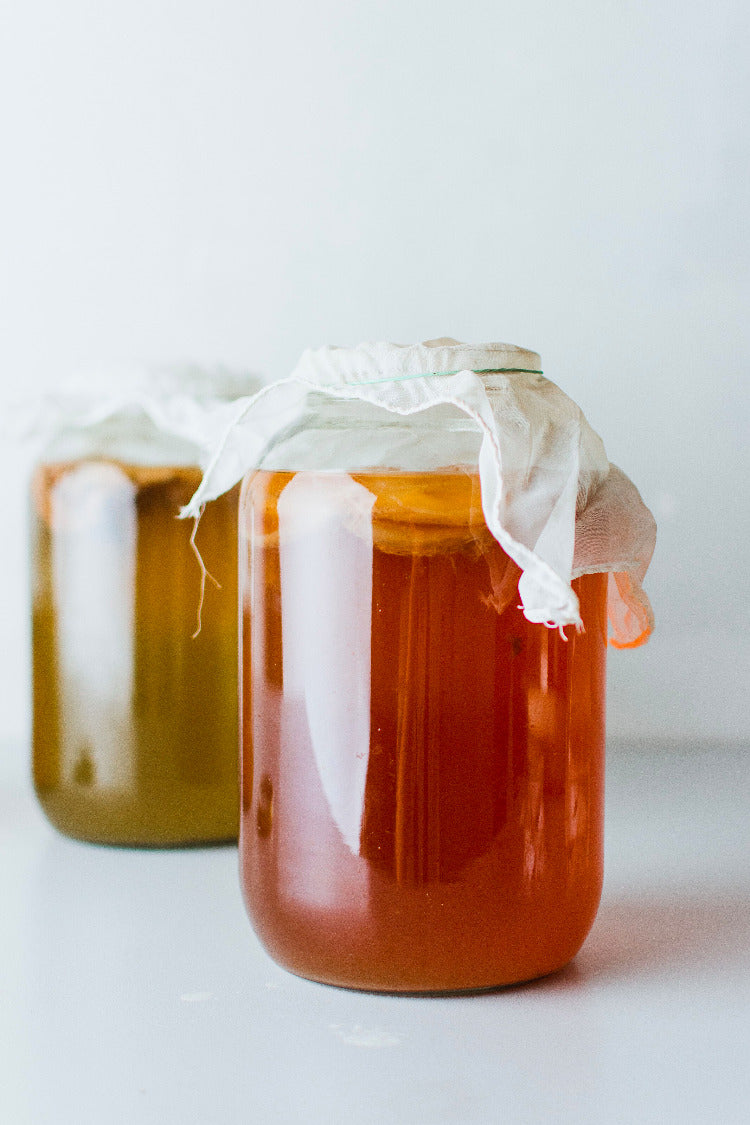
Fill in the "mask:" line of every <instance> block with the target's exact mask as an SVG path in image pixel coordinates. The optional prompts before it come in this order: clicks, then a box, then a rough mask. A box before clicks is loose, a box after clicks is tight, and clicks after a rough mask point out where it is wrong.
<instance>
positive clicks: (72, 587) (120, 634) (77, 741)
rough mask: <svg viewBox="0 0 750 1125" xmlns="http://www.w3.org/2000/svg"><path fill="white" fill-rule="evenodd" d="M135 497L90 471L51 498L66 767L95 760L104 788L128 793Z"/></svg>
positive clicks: (129, 488) (110, 470) (110, 472)
mask: <svg viewBox="0 0 750 1125" xmlns="http://www.w3.org/2000/svg"><path fill="white" fill-rule="evenodd" d="M134 496H135V487H134V485H133V484H132V482H131V481H130V480H129V479H128V477H127V476H126V475H125V474H124V473H123V472H122V471H121V470H120V469H118V468H117V467H116V466H115V465H110V464H102V463H96V462H92V463H89V464H87V463H84V464H82V465H80V466H79V467H77V468H76V469H75V470H74V471H73V472H70V473H66V474H65V475H63V476H62V477H61V479H60V480H59V481H58V482H57V484H56V486H55V489H54V492H53V495H52V519H53V525H54V535H53V561H52V566H53V582H54V597H55V600H56V603H57V628H58V635H57V647H58V652H57V659H58V661H59V669H60V694H61V700H60V702H61V723H60V730H61V739H62V761H63V769H64V770H65V772H66V773H68V774H70V773H72V772H73V771H74V770H75V768H76V763H77V762H78V761H79V760H80V757H81V755H82V754H88V755H92V756H93V758H94V761H93V763H92V764H93V766H94V768H95V771H96V780H97V785H101V786H118V785H122V784H127V783H128V781H129V780H130V778H129V776H125V775H126V774H129V773H130V770H131V768H132V763H133V762H134V760H135V759H134V757H133V755H132V754H131V753H128V752H126V751H127V748H128V746H129V744H130V743H131V741H132V737H133V733H132V728H131V721H130V719H131V708H132V693H133V658H134V653H133V639H134V631H133V616H134V609H135V606H134V597H135V594H134V590H135V551H136V535H137V529H136V512H135V501H134Z"/></svg>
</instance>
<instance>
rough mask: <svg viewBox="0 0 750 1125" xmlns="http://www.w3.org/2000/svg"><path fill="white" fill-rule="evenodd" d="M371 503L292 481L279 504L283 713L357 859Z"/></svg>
mask: <svg viewBox="0 0 750 1125" xmlns="http://www.w3.org/2000/svg"><path fill="white" fill-rule="evenodd" d="M374 502H375V497H374V496H373V495H372V494H371V493H370V492H368V490H367V489H366V488H365V487H364V486H363V485H361V484H358V483H357V482H356V481H354V480H352V478H351V477H349V476H347V475H344V474H333V473H331V474H317V473H299V474H297V476H295V477H294V478H293V479H292V480H291V481H290V483H289V484H288V485H287V486H286V488H285V489H284V491H283V492H282V494H281V497H280V499H279V503H278V516H279V549H280V565H281V603H282V606H283V612H282V618H283V626H282V630H283V632H282V645H283V653H284V699H285V708H288V707H291V708H292V709H293V710H294V711H295V712H296V713H297V715H298V716H304V719H303V721H304V725H305V726H306V728H307V730H306V732H304V733H305V734H306V735H307V738H308V739H309V740H310V742H311V744H312V752H313V756H314V760H315V764H316V767H317V770H318V774H319V777H320V782H321V785H322V788H323V792H324V794H325V798H326V801H327V804H328V807H329V809H330V813H331V815H332V817H333V820H334V821H335V824H336V825H337V827H338V829H339V831H340V833H341V836H342V838H343V840H344V842H345V843H346V845H347V847H348V848H349V849H350V851H351V852H352V853H353V854H354V855H358V854H359V846H360V833H361V826H362V814H363V808H364V795H365V781H366V778H367V764H368V757H369V747H370V648H371V631H372V551H373V542H372V507H373V504H374ZM300 734H302V732H301V731H299V730H298V731H297V732H296V737H297V738H299V736H300Z"/></svg>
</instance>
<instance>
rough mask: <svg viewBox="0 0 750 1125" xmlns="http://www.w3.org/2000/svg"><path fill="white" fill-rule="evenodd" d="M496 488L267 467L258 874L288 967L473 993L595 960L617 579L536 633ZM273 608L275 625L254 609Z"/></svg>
mask: <svg viewBox="0 0 750 1125" xmlns="http://www.w3.org/2000/svg"><path fill="white" fill-rule="evenodd" d="M519 574H520V572H519V570H518V568H517V567H516V565H515V564H514V563H513V562H512V561H511V560H510V559H509V558H508V557H507V555H506V554H505V553H504V552H503V550H502V548H501V547H500V546H499V544H498V543H497V542H496V541H495V539H494V538H493V537H492V536H491V534H490V533H489V531H488V529H487V527H486V524H485V522H484V518H483V515H482V510H481V503H480V490H479V481H478V478H477V476H476V475H473V474H470V473H466V472H463V471H460V470H456V471H446V472H440V473H434V472H433V473H398V472H362V473H360V472H358V473H352V474H336V473H311V472H303V473H297V474H292V473H268V472H258V473H255V474H254V475H252V476H251V477H249V478H248V479H247V481H246V483H245V485H244V489H243V496H242V500H241V503H240V580H241V597H242V605H243V610H244V612H243V629H242V652H243V658H242V673H241V688H242V695H243V711H242V714H243V720H242V728H243V729H242V764H241V771H242V777H241V785H242V813H241V825H240V862H241V871H242V880H243V889H244V894H245V898H246V903H247V907H248V910H249V913H250V916H251V919H252V921H253V924H254V926H255V929H256V931H257V933H258V935H259V937H260V938H261V940H262V941H263V943H264V944H265V946H266V948H267V949H268V951H269V953H270V954H271V956H273V957H274V958H275V959H276V960H277V961H279V962H280V963H281V964H282V965H284V966H285V967H287V968H288V969H290V970H291V971H292V972H295V973H298V974H300V975H302V976H305V977H310V978H312V979H315V980H319V981H325V982H328V983H331V984H338V985H344V986H348V987H353V988H361V989H372V990H380V991H410V992H421V991H425V992H431V991H458V990H473V989H481V988H490V987H495V986H499V985H504V984H509V983H514V982H518V981H522V980H528V979H531V978H533V977H536V976H541V975H543V974H545V973H549V972H552V971H553V970H555V969H558V968H561V967H562V966H563V965H564V964H566V962H568V961H569V960H570V959H571V957H573V956H574V955H575V953H576V952H577V951H578V949H579V948H580V946H581V944H582V943H583V941H584V939H585V937H586V934H587V933H588V931H589V929H590V927H591V924H592V922H593V920H594V916H595V913H596V910H597V906H598V902H599V896H600V893H601V884H602V859H603V800H604V792H603V784H604V703H605V658H606V642H607V638H606V628H607V626H606V591H607V575H606V574H593V575H587V576H585V577H582V578H579V579H577V580H576V581H575V583H574V588H575V590H576V592H577V594H578V597H579V599H580V604H581V614H582V618H583V621H584V626H585V629H584V631H582V632H580V633H578V632H576V630H575V629H573V628H568V629H566V630H565V635H564V636H563V635H561V633H560V632H559V631H558V630H555V629H548V628H546V627H545V626H544V625H535V624H531V623H530V622H528V621H527V620H526V619H525V618H524V616H523V614H522V612H521V610H520V609H519V607H518V601H519V597H518V591H517V584H518V578H519ZM251 606H252V613H250V607H251Z"/></svg>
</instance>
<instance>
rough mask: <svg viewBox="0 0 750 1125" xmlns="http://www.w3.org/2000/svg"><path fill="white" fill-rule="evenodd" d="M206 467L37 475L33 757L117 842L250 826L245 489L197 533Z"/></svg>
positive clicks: (96, 831) (77, 820)
mask: <svg viewBox="0 0 750 1125" xmlns="http://www.w3.org/2000/svg"><path fill="white" fill-rule="evenodd" d="M199 481H200V472H199V470H198V469H197V468H191V467H166V468H161V467H156V468H151V467H149V468H144V467H142V466H133V465H124V464H121V463H116V462H110V461H102V460H84V461H79V462H74V463H66V464H47V465H42V466H41V467H39V468H38V469H37V471H36V474H35V476H34V479H33V485H32V497H33V508H32V568H33V643H32V647H33V770H34V783H35V787H36V791H37V795H38V797H39V800H40V801H41V803H42V805H43V807H44V810H45V812H46V814H47V816H48V817H49V819H50V820H51V821H52V823H53V824H54V825H56V827H57V828H59V829H60V831H62V832H64V833H66V834H67V835H70V836H74V837H77V838H80V839H83V840H91V841H97V842H102V843H110V844H133V845H152V846H163V845H179V844H198V843H209V842H219V841H229V840H233V839H236V836H237V828H238V806H239V796H238V777H237V774H238V770H237V748H238V729H237V728H238V717H237V580H236V561H237V552H236V536H237V515H236V512H237V491H236V490H234V491H233V492H232V493H229V494H227V495H226V496H224V497H222V498H221V499H220V500H218V501H216V502H215V503H214V504H211V505H210V506H209V507H208V508H207V510H206V512H205V514H204V516H203V519H202V520H201V523H200V526H199V529H198V535H197V545H198V547H199V549H200V551H201V554H202V557H203V559H204V561H205V564H206V566H207V568H208V570H209V571H210V573H211V574H212V576H213V577H214V578H215V579H216V580H217V581H218V582H219V583H220V585H221V589H217V588H216V587H215V586H214V585H213V584H212V583H211V582H209V583H208V584H207V586H206V593H205V600H204V603H203V607H202V627H201V631H200V633H199V635H198V636H197V637H195V638H194V639H193V636H192V634H193V633H194V632H195V630H196V627H197V613H198V607H199V604H200V569H199V566H198V562H197V559H196V557H195V555H194V553H193V552H192V550H191V547H190V535H191V532H192V523H191V522H190V521H182V520H178V519H177V518H176V517H177V513H178V511H179V508H180V506H181V505H183V504H185V503H187V501H188V499H189V498H190V496H191V495H192V494H193V492H194V491H195V489H196V487H197V485H198V483H199Z"/></svg>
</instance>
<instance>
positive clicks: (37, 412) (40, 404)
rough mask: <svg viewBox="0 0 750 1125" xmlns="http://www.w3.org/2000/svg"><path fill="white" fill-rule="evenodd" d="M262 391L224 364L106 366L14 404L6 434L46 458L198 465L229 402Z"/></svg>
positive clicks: (227, 414) (230, 409) (228, 412)
mask: <svg viewBox="0 0 750 1125" xmlns="http://www.w3.org/2000/svg"><path fill="white" fill-rule="evenodd" d="M261 386H262V380H261V379H260V378H259V377H258V376H256V375H250V374H245V373H239V372H235V371H229V370H227V369H226V368H223V367H216V368H203V367H196V366H168V367H167V366H164V367H110V368H107V369H106V370H103V371H92V372H88V373H86V374H81V375H77V376H73V377H71V378H69V379H67V380H65V381H64V382H63V383H62V384H61V385H60V386H59V387H58V388H56V389H54V390H49V391H46V392H43V393H41V394H40V395H38V396H36V397H34V398H28V399H26V400H24V401H21V402H17V403H16V404H13V405H12V407H11V411H10V417H9V419H8V420H7V421H6V430H7V431H8V432H9V433H10V434H12V435H14V436H16V437H21V438H26V439H28V440H30V441H31V442H33V444H34V446H35V447H36V449H37V452H38V455H39V456H41V457H49V458H50V459H56V460H73V459H77V458H82V457H91V456H109V457H112V458H114V459H117V460H122V461H128V460H131V461H133V462H135V463H148V464H160V463H162V462H168V463H170V464H190V465H193V464H197V465H200V466H202V467H204V466H205V464H206V461H207V460H208V457H209V454H210V451H211V450H212V449H213V448H214V447H215V445H216V443H217V441H218V440H219V438H220V437H221V434H222V433H223V432H224V430H225V429H226V426H227V422H228V421H229V420H230V418H231V417H233V416H234V406H233V404H234V402H235V401H236V400H237V399H238V398H247V396H248V395H251V394H254V393H255V392H256V391H257V390H258V389H259V387H261Z"/></svg>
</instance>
